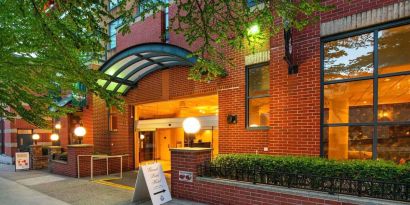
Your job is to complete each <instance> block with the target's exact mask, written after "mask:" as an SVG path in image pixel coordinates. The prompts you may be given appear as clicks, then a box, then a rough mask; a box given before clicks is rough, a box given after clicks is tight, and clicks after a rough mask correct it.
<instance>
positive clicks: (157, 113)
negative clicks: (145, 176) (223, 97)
mask: <svg viewBox="0 0 410 205" xmlns="http://www.w3.org/2000/svg"><path fill="white" fill-rule="evenodd" d="M135 111H136V112H135V119H136V123H135V124H136V132H135V153H136V156H135V159H136V160H135V161H136V163H135V167H136V168H138V167H139V165H141V164H144V163H151V162H155V161H156V162H160V163H161V164H162V166H163V169H164V171H170V170H171V166H170V164H171V163H170V162H171V152H170V151H169V149H170V148H182V147H209V148H213V154H214V155H216V154H217V153H218V98H217V96H216V95H212V96H204V97H196V98H189V99H180V100H173V101H163V102H157V103H149V104H141V105H136V106H135ZM190 117H194V118H195V119H196V120H197V121H198V122H199V125H200V128H199V130H198V131H197V132H196V133H190V134H188V133H186V130H184V128H183V122H184V120H185V119H187V118H190Z"/></svg>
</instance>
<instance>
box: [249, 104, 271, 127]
mask: <svg viewBox="0 0 410 205" xmlns="http://www.w3.org/2000/svg"><path fill="white" fill-rule="evenodd" d="M248 112H249V115H248V119H249V127H260V126H269V97H265V98H255V99H249V108H248Z"/></svg>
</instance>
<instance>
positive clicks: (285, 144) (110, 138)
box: [93, 0, 399, 156]
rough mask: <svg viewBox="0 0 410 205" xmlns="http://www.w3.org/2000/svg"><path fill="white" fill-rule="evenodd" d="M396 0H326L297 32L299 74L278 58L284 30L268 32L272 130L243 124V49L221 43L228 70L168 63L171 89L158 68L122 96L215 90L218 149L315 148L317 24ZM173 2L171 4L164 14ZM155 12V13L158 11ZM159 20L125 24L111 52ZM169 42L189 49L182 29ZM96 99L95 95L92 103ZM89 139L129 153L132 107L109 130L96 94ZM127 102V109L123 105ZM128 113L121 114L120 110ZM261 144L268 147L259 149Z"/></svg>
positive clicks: (146, 36)
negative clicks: (200, 77) (232, 120)
mask: <svg viewBox="0 0 410 205" xmlns="http://www.w3.org/2000/svg"><path fill="white" fill-rule="evenodd" d="M398 1H399V0H394V1H393V0H374V1H369V0H358V1H347V0H328V1H326V4H329V5H330V4H332V5H335V6H336V8H335V9H334V10H332V11H329V12H326V13H323V14H321V16H320V20H319V21H318V22H317V23H316V24H314V25H311V26H309V27H307V28H306V29H304V30H303V31H300V32H295V34H294V38H293V40H294V42H293V50H294V53H295V57H296V62H297V64H298V65H299V73H298V74H294V75H288V70H287V69H288V68H287V64H286V63H285V62H284V60H283V56H284V42H283V34H282V33H280V34H279V35H278V36H276V37H273V38H272V39H270V45H269V48H267V49H270V51H271V60H270V79H271V80H270V88H271V90H270V94H271V104H270V110H271V111H270V113H271V114H270V129H269V130H248V129H246V127H245V117H246V116H245V115H246V113H245V103H246V102H245V62H244V56H245V55H247V54H249V52H248V53H246V52H245V51H244V50H241V51H234V50H231V49H227V50H226V51H225V53H226V54H227V56H228V57H229V58H232V59H233V66H232V65H225V68H226V69H227V72H228V76H227V77H225V78H222V79H218V80H216V81H215V82H211V83H209V84H208V83H200V82H193V81H189V80H187V75H188V68H186V67H174V68H171V69H169V70H167V71H166V72H169V82H170V83H169V90H168V91H169V92H168V95H167V96H163V95H164V93H167V92H166V91H165V90H164V89H167V88H166V85H164V84H163V80H164V79H163V77H164V75H163V74H162V73H163V72H164V71H157V72H155V73H152V74H150V75H148V76H146V77H145V78H144V79H142V80H141V81H140V82H139V83H138V86H137V87H135V88H134V89H132V90H130V91H129V92H128V93H127V95H126V96H125V97H124V98H125V101H126V103H127V104H130V105H134V104H140V103H147V102H156V101H162V100H169V99H177V98H183V97H192V96H198V95H209V94H216V93H217V94H218V97H219V146H220V147H219V151H220V153H231V152H251V153H255V152H259V153H268V154H281V155H290V154H291V155H313V156H317V155H319V152H320V26H319V25H320V23H322V22H327V21H330V20H334V19H337V18H341V17H344V16H347V15H352V14H354V13H358V12H363V11H367V10H369V9H373V8H379V7H382V6H386V5H389V4H392V3H394V2H398ZM174 14H175V8H174V7H172V8H170V15H171V16H172V15H174ZM158 17H159V16H158ZM160 27H161V19H160V18H155V19H154V18H152V17H149V18H147V20H146V21H145V22H137V23H136V24H134V25H132V26H131V33H129V34H126V35H125V36H121V35H119V36H118V39H117V43H118V48H117V51H119V50H123V49H125V48H127V47H130V46H133V45H136V44H140V43H147V42H160V33H161V29H160ZM170 42H171V44H175V45H178V46H181V47H183V48H187V49H192V48H195V47H196V46H198V44H199V43H200V42H197V43H196V44H195V45H193V46H189V45H188V44H187V43H186V42H185V40H184V37H183V35H176V34H175V33H172V32H171V35H170ZM97 101H98V102H97ZM93 102H94V104H95V105H94V106H93V109H94V113H98V114H94V116H93V122H94V128H93V131H94V144H95V146H96V150H99V151H101V152H106V153H133V151H132V150H133V133H132V130H130V129H131V125H132V119H130V112H129V110H127V112H126V113H125V114H124V116H123V117H122V118H121V120H120V122H121V121H122V124H120V129H119V131H118V132H115V133H110V132H108V117H107V115H106V113H107V109H106V108H105V105H103V102H102V101H99V100H94V101H93ZM127 109H129V108H127ZM228 114H236V115H238V123H237V124H227V123H226V117H227V115H228ZM125 115H126V116H125ZM264 147H267V148H268V150H269V151H268V152H264V151H263V148H264Z"/></svg>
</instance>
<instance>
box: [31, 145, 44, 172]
mask: <svg viewBox="0 0 410 205" xmlns="http://www.w3.org/2000/svg"><path fill="white" fill-rule="evenodd" d="M44 167H47V156H43V150H42V146H41V145H30V169H42V168H44Z"/></svg>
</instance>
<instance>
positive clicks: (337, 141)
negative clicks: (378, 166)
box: [323, 126, 373, 159]
mask: <svg viewBox="0 0 410 205" xmlns="http://www.w3.org/2000/svg"><path fill="white" fill-rule="evenodd" d="M323 134H324V135H323V147H324V150H323V151H324V155H325V156H326V157H327V158H329V159H371V158H372V144H373V127H371V126H341V127H326V128H323Z"/></svg>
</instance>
